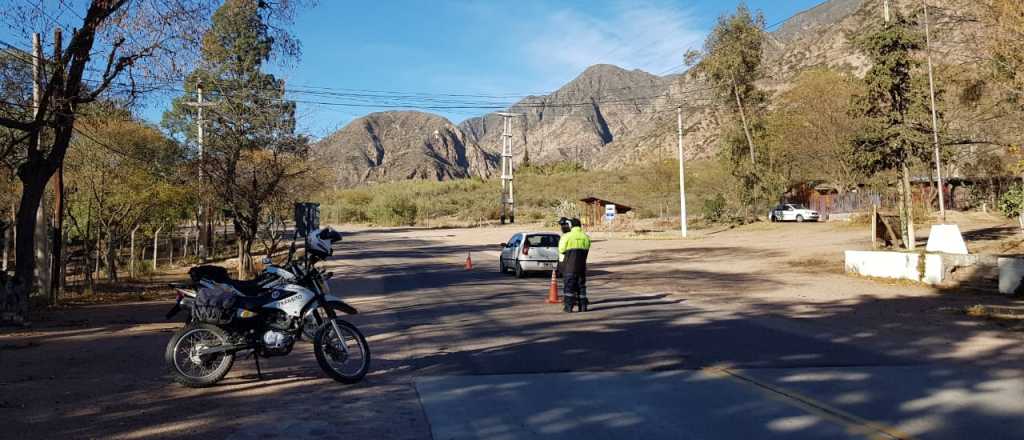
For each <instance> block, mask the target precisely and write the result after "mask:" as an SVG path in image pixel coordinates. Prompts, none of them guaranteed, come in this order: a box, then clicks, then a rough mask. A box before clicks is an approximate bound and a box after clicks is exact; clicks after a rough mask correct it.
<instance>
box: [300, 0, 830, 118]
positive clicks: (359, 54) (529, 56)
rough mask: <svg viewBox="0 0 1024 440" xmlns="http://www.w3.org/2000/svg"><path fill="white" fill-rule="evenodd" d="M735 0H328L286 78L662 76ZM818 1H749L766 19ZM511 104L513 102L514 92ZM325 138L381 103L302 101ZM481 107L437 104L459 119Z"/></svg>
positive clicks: (516, 83) (463, 86)
mask: <svg viewBox="0 0 1024 440" xmlns="http://www.w3.org/2000/svg"><path fill="white" fill-rule="evenodd" d="M738 3H739V1H715V0H700V1H659V0H641V1H627V0H585V1H554V0H519V1H510V0H504V1H498V0H481V1H413V0H408V1H380V2H372V3H371V2H361V3H356V2H347V1H346V2H343V1H337V0H324V1H321V4H320V5H319V6H317V7H316V8H314V9H311V10H308V11H305V12H303V13H301V14H300V15H299V16H298V18H297V21H296V26H295V34H296V35H297V36H298V37H299V39H300V40H301V42H302V46H303V55H302V59H301V60H300V61H299V63H298V64H297V65H296V66H294V67H293V68H290V69H287V70H285V71H282V72H281V73H282V74H283V75H285V76H286V77H287V78H288V82H289V83H290V84H296V85H316V86H323V87H339V88H351V89H370V90H382V91H406V92H422V93H453V94H480V95H501V96H506V95H508V96H512V95H528V94H542V93H547V92H550V91H552V90H554V89H557V88H558V87H559V86H561V85H562V84H565V83H566V82H568V81H570V80H572V79H573V78H575V77H576V76H577V75H579V73H581V72H582V71H583V70H584V69H586V67H588V66H590V65H593V64H598V63H607V64H615V65H618V66H621V67H625V68H629V69H642V70H645V71H648V72H651V73H655V74H662V73H674V72H678V71H680V70H682V67H681V66H680V65H681V63H682V54H683V53H684V52H685V51H686V49H688V48H699V47H700V46H701V45H702V43H703V41H704V37H705V36H706V35H707V33H708V31H709V30H710V29H711V27H712V26H713V25H714V23H715V20H716V19H717V17H718V16H719V15H721V14H722V13H726V12H729V11H732V10H734V9H735V7H736V5H737V4H738ZM817 3H819V1H818V0H785V1H778V0H776V1H768V0H759V1H748V2H747V4H748V6H750V7H751V8H753V9H761V10H763V11H764V13H765V16H766V20H767V22H768V23H769V24H773V23H776V22H778V21H779V20H782V19H785V18H787V17H789V16H791V15H793V14H795V13H797V12H799V11H801V10H804V9H807V8H810V7H813V6H814V5H816V4H817ZM506 99H508V100H510V101H511V100H515V98H512V97H509V98H506ZM299 110H300V116H301V117H302V122H301V123H300V128H302V129H303V130H305V131H308V132H310V133H312V134H314V135H317V136H321V135H324V134H327V133H329V132H330V131H332V130H334V129H337V128H340V127H341V126H343V125H344V124H346V123H347V122H349V121H350V120H351V119H353V118H355V117H358V116H360V115H362V114H365V113H367V112H369V111H373V110H374V109H369V108H367V109H360V108H337V107H327V106H318V105H310V104H302V103H300V105H299ZM484 112H485V111H483V110H456V111H439V112H438V113H441V114H443V115H444V116H446V117H448V118H449V119H450V120H452V122H455V123H458V122H460V121H462V120H463V119H465V118H467V117H470V116H475V115H478V114H481V113H484Z"/></svg>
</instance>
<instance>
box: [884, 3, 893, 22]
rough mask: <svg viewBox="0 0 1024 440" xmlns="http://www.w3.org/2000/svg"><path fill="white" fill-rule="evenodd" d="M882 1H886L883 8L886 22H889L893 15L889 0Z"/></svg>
mask: <svg viewBox="0 0 1024 440" xmlns="http://www.w3.org/2000/svg"><path fill="white" fill-rule="evenodd" d="M882 2H883V3H885V6H884V7H883V10H884V15H885V22H886V23H888V22H889V20H890V17H891V15H890V14H889V0H882Z"/></svg>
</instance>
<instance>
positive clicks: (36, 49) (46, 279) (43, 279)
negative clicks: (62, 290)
mask: <svg viewBox="0 0 1024 440" xmlns="http://www.w3.org/2000/svg"><path fill="white" fill-rule="evenodd" d="M42 101H43V43H42V37H41V36H40V35H39V33H38V32H36V33H34V34H32V112H33V116H35V117H38V116H39V109H40V108H41V107H42ZM37 133H38V132H37ZM36 136H38V134H37V135H36ZM35 142H36V143H37V144H38V142H39V139H38V137H37V138H36V140H35ZM45 194H46V188H43V195H44V196H43V198H42V200H41V201H40V202H39V207H38V208H37V209H36V229H35V231H33V235H34V239H33V242H34V244H35V250H36V251H35V258H36V268H35V275H36V276H35V278H36V284H37V285H38V287H39V293H40V294H42V296H43V297H44V298H46V299H50V287H51V286H50V246H49V241H50V234H49V231H48V230H47V229H48V227H49V221H48V219H47V215H46V210H45V209H44V207H45V206H46V196H45Z"/></svg>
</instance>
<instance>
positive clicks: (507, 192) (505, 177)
mask: <svg viewBox="0 0 1024 440" xmlns="http://www.w3.org/2000/svg"><path fill="white" fill-rule="evenodd" d="M498 115H500V116H501V117H502V119H503V121H504V123H505V130H504V131H503V132H502V134H501V141H502V142H501V224H505V219H508V221H509V223H515V222H516V199H515V192H514V191H513V185H512V182H513V180H514V177H513V175H512V174H513V169H514V167H513V165H512V137H513V135H512V118H515V117H517V116H519V115H517V114H515V113H507V112H503V113H498Z"/></svg>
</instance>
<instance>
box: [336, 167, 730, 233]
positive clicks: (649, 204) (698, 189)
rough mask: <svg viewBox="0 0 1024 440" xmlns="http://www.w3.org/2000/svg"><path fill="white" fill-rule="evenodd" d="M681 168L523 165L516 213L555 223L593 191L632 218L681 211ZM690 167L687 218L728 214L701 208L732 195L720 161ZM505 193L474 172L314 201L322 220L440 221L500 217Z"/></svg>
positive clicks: (363, 189)
mask: <svg viewBox="0 0 1024 440" xmlns="http://www.w3.org/2000/svg"><path fill="white" fill-rule="evenodd" d="M678 166H679V165H678V162H677V161H674V160H667V161H660V162H656V163H653V164H647V165H636V166H631V167H628V168H623V169H620V170H584V169H582V168H580V167H578V166H576V165H575V164H572V163H558V164H551V165H545V166H541V167H526V168H523V169H521V170H519V171H518V173H517V175H516V180H515V185H516V207H517V213H516V218H517V221H519V222H533V221H545V222H547V221H552V220H554V219H555V218H557V215H558V214H557V212H556V207H557V206H558V205H559V204H560V203H562V202H563V201H566V200H568V201H575V200H578V199H580V198H584V197H588V196H594V197H600V198H602V199H607V200H611V201H614V202H617V203H621V204H624V205H627V206H631V207H634V208H635V212H634V213H633V214H632V215H633V216H634V218H655V217H678V215H679V199H678V197H679V179H678ZM687 167H688V168H687V173H686V185H687V193H688V195H689V196H688V197H687V206H688V208H687V211H689V214H690V215H689V216H690V217H695V216H696V217H700V218H704V217H718V216H720V215H726V216H728V215H731V214H730V213H728V212H721V211H722V210H721V209H717V210H716V209H711V212H708V213H704V212H703V211H704V207H705V205H709V207H710V206H712V205H715V204H716V203H718V202H719V201H721V200H723V199H728V198H730V194H732V192H731V191H730V190H729V185H730V183H729V182H731V181H732V179H730V178H729V176H728V175H727V173H726V171H725V169H724V168H723V167H722V166H721V165H720V164H719V162H717V161H697V162H691V163H688V164H687ZM500 196H501V181H500V180H499V179H481V178H471V179H462V180H454V181H442V182H438V181H433V180H406V181H401V182H390V183H381V184H376V185H370V186H364V187H359V188H353V189H343V190H337V191H329V192H326V193H323V194H321V195H320V196H318V197H317V201H318V202H320V203H321V213H322V217H323V221H325V222H334V223H370V224H374V225H381V226H399V225H420V226H438V225H446V224H480V223H487V222H495V221H497V220H498V219H499V218H500V216H501V211H500V209H501V205H500V203H498V201H499V199H500ZM709 220H719V218H712V219H709Z"/></svg>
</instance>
